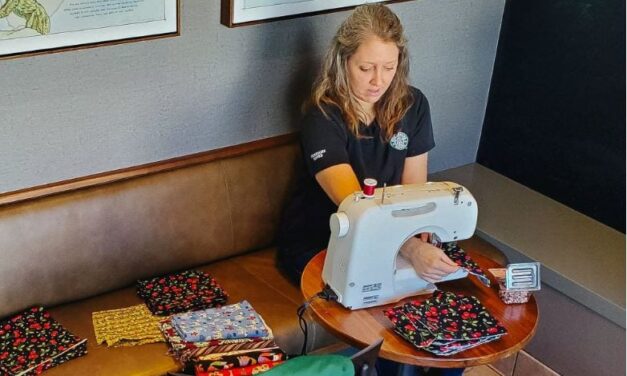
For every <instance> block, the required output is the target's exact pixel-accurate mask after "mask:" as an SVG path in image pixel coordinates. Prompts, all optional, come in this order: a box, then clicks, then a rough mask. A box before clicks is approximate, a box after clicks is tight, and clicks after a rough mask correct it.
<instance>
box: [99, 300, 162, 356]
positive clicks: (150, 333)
mask: <svg viewBox="0 0 627 376" xmlns="http://www.w3.org/2000/svg"><path fill="white" fill-rule="evenodd" d="M160 320H161V318H159V317H156V316H153V315H152V314H151V313H150V311H149V310H148V308H147V307H146V306H145V305H144V304H139V305H136V306H132V307H128V308H121V309H112V310H108V311H100V312H93V313H92V322H93V324H94V332H95V334H96V342H97V343H98V344H102V343H104V344H106V345H107V346H135V345H143V344H146V343H154V342H165V339H164V338H163V335H162V334H161V330H159V321H160Z"/></svg>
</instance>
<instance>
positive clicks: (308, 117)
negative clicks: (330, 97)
mask: <svg viewBox="0 0 627 376" xmlns="http://www.w3.org/2000/svg"><path fill="white" fill-rule="evenodd" d="M303 122H304V123H315V124H320V123H323V124H324V123H329V124H330V123H333V124H337V125H341V124H343V119H342V112H341V111H340V109H339V108H338V107H337V106H335V105H331V104H322V105H320V106H317V105H310V106H309V107H308V108H307V109H305V111H304V113H303Z"/></svg>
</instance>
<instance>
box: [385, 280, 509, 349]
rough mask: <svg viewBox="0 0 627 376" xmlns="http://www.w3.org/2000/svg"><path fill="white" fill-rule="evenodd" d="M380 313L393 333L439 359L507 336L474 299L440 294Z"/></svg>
mask: <svg viewBox="0 0 627 376" xmlns="http://www.w3.org/2000/svg"><path fill="white" fill-rule="evenodd" d="M384 313H385V315H386V316H387V317H388V318H389V319H390V321H392V324H394V331H395V332H396V333H398V334H400V335H401V336H402V337H403V338H405V339H406V340H408V341H409V342H411V343H412V344H413V345H414V346H416V347H417V348H420V349H423V350H426V351H429V352H431V353H434V354H436V355H442V356H447V355H453V354H456V353H458V352H460V351H464V350H466V349H469V348H473V347H476V346H479V345H481V344H484V343H488V342H491V341H494V340H497V339H499V338H500V337H501V336H502V335H504V334H506V333H507V330H506V329H505V328H504V327H503V326H502V325H500V324H499V322H498V320H496V319H495V318H494V317H493V316H492V315H491V314H490V313H489V312H488V311H487V310H486V308H485V307H484V306H483V305H482V304H481V302H480V301H479V300H478V299H477V298H475V297H474V296H464V295H457V294H454V293H450V292H444V291H436V292H435V293H434V294H433V296H432V297H430V298H428V299H426V300H424V301H422V302H419V301H412V302H409V303H405V304H403V305H400V306H396V307H393V308H390V309H388V310H386V311H385V312H384Z"/></svg>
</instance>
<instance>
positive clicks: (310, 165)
mask: <svg viewBox="0 0 627 376" xmlns="http://www.w3.org/2000/svg"><path fill="white" fill-rule="evenodd" d="M330 112H331V111H328V115H329V116H328V117H327V116H326V115H325V114H323V113H322V111H320V109H318V108H314V109H312V110H310V112H309V113H307V114H306V115H305V117H304V118H303V122H302V127H301V145H302V148H303V155H304V158H305V164H306V165H307V170H308V172H309V173H310V174H311V176H314V175H315V174H317V173H318V172H320V171H322V170H324V169H325V168H328V167H331V166H334V165H338V164H342V163H350V159H349V156H348V146H347V145H348V138H347V137H348V135H347V130H346V127H345V126H344V123H343V121H342V120H341V118H340V117H339V115H336V114H332V113H330Z"/></svg>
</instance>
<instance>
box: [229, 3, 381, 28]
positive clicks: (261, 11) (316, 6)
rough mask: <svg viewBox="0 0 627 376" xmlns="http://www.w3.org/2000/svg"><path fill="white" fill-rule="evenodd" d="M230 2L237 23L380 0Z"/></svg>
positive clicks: (233, 20) (234, 21) (233, 21)
mask: <svg viewBox="0 0 627 376" xmlns="http://www.w3.org/2000/svg"><path fill="white" fill-rule="evenodd" d="M232 2H233V4H232V7H233V8H232V10H233V17H232V23H233V24H239V23H245V22H251V21H259V20H267V19H271V18H277V17H285V16H291V15H297V14H303V13H311V12H319V11H324V10H329V9H337V8H345V7H352V6H356V5H360V4H365V3H376V2H380V0H378V1H377V0H232Z"/></svg>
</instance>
